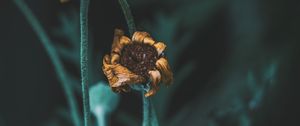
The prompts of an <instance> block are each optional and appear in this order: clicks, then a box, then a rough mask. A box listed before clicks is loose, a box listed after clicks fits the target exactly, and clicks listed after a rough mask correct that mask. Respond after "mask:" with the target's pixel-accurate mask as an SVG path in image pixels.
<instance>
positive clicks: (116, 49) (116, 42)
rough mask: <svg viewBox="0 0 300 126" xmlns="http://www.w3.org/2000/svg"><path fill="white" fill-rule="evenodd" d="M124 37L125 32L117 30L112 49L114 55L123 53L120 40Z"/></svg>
mask: <svg viewBox="0 0 300 126" xmlns="http://www.w3.org/2000/svg"><path fill="white" fill-rule="evenodd" d="M123 35H124V32H123V31H122V30H120V29H115V34H114V40H113V43H112V47H111V52H112V53H118V54H120V53H121V50H122V48H123V46H122V45H121V44H120V38H121V37H122V36H123Z"/></svg>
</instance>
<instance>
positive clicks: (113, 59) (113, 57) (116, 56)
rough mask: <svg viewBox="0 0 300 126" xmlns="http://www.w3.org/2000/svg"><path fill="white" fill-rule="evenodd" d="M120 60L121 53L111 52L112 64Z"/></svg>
mask: <svg viewBox="0 0 300 126" xmlns="http://www.w3.org/2000/svg"><path fill="white" fill-rule="evenodd" d="M119 60H120V55H119V54H117V53H112V54H111V64H117V63H118V62H119Z"/></svg>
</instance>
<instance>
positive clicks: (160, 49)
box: [153, 42, 167, 55]
mask: <svg viewBox="0 0 300 126" xmlns="http://www.w3.org/2000/svg"><path fill="white" fill-rule="evenodd" d="M153 46H154V47H155V48H156V51H157V53H158V55H160V54H161V53H162V52H163V51H164V50H165V48H166V47H167V46H166V45H165V44H164V43H162V42H158V43H155V44H154V45H153Z"/></svg>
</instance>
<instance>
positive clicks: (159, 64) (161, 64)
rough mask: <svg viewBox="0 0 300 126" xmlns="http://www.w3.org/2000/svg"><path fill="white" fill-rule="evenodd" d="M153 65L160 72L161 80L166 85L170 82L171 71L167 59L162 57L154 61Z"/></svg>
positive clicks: (171, 78) (171, 79)
mask: <svg viewBox="0 0 300 126" xmlns="http://www.w3.org/2000/svg"><path fill="white" fill-rule="evenodd" d="M155 65H156V68H157V69H158V70H159V71H160V72H161V74H162V82H163V83H164V84H167V85H169V84H171V82H172V81H173V73H172V71H171V69H170V66H169V63H168V61H167V59H165V58H163V57H162V58H160V59H158V60H157V61H156V63H155Z"/></svg>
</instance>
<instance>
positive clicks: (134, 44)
mask: <svg viewBox="0 0 300 126" xmlns="http://www.w3.org/2000/svg"><path fill="white" fill-rule="evenodd" d="M165 48H166V45H165V44H164V43H162V42H155V41H154V40H153V39H152V38H151V37H150V35H149V34H148V33H147V32H140V31H136V32H135V33H134V34H133V36H132V39H129V38H128V37H126V36H124V32H123V31H122V30H120V29H116V30H115V34H114V39H113V44H112V49H111V54H110V55H105V56H104V58H103V67H102V69H103V72H104V74H105V75H106V77H107V79H108V81H109V84H110V87H111V88H112V90H113V91H115V92H128V91H130V87H129V86H130V85H132V84H145V83H147V82H149V81H150V88H151V89H150V90H149V91H148V92H147V93H146V94H145V96H146V97H149V96H152V95H154V94H155V93H156V91H157V90H158V89H159V87H158V84H159V83H160V81H162V82H163V83H164V84H166V85H170V84H171V82H172V80H173V73H172V71H171V69H170V66H169V63H168V61H167V59H166V56H165V55H164V53H163V51H164V50H165Z"/></svg>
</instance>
